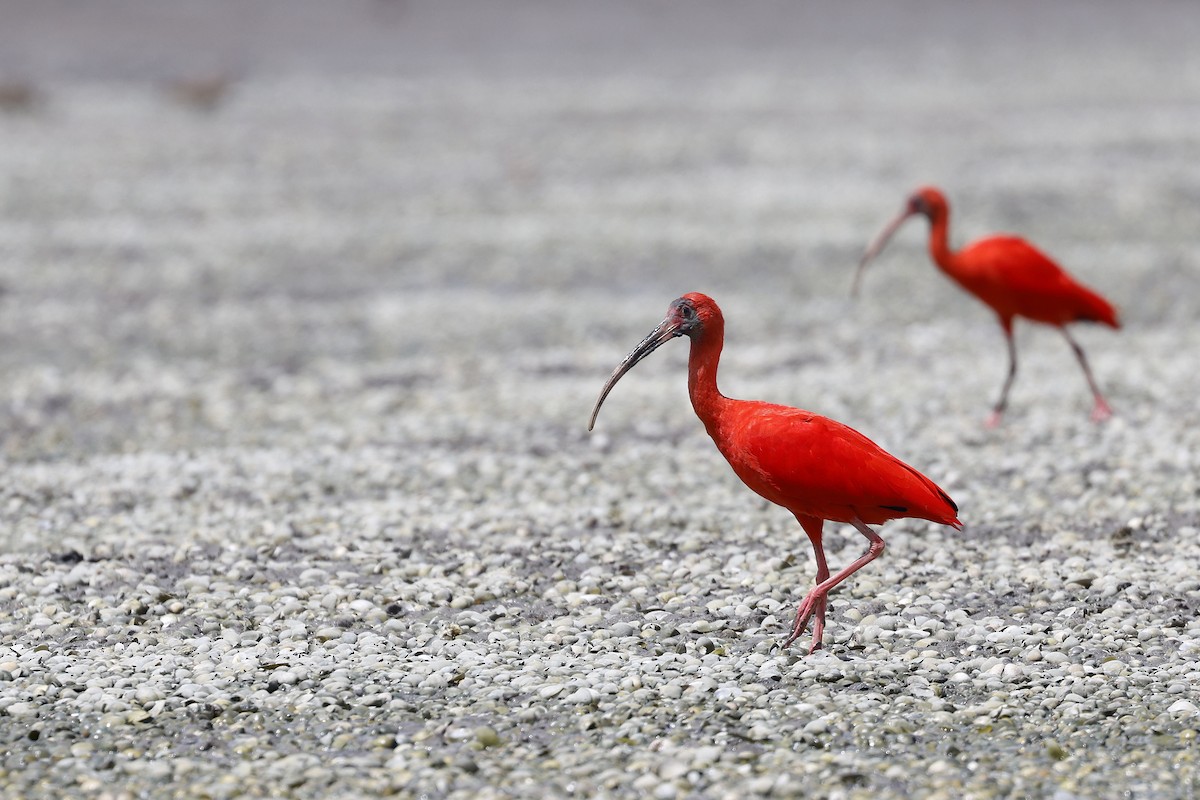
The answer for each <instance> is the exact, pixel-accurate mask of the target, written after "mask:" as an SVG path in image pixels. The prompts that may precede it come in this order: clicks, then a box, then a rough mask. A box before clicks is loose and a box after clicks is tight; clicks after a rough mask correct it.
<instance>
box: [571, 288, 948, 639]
mask: <svg viewBox="0 0 1200 800" xmlns="http://www.w3.org/2000/svg"><path fill="white" fill-rule="evenodd" d="M676 336H687V337H688V338H689V339H691V353H690V355H689V358H688V393H689V395H690V396H691V399H692V408H693V409H695V411H696V416H698V417H699V418H700V421H701V422H703V423H704V427H705V429H706V430H707V431H708V435H709V436H711V437H712V440H713V441H714V442H715V443H716V445H717V449H718V450H720V451H721V455H723V456H725V460H726V461H728V462H729V466H731V467H733V471H734V473H735V474H736V475H737V476H738V477H739V478H741V479H742V482H743V483H745V484H746V485H747V486H749V487H750V488H751V489H753V490H754V491H755V492H757V493H758V494H760V495H762V496H763V497H765V498H766V499H768V500H770V501H771V502H772V503H775V504H776V505H780V506H783V507H784V508H786V509H787V510H788V511H790V512H792V514H793V515H794V516H795V517H796V521H797V522H799V523H800V527H802V528H803V529H804V532H805V533H806V534H808V538H809V541H811V542H812V546H813V552H814V553H815V554H816V560H817V585H816V587H814V588H813V589H812V590H811V591H810V592H809V593H808V594H807V595H806V596H805V598H804V601H803V602H801V603H800V608H799V609H798V610H797V611H796V620H795V622H794V624H793V625H792V633H791V636H789V637H788V639H787V641H786V642H784V645H783V646H784V647H787V646H788V645H790V644H791V643H792V642H794V641H795V640H796V639H797V638H798V637H800V636H801V635H803V633H804V631H805V630H806V629H807V628H808V623H809V621H810V620H812V619H813V618H814V617H815V618H816V622H815V624H814V625H813V640H812V647H811V649H810V650H809V653H812V652H815V651H816V650H818V649H820V647H821V637H822V634H823V633H824V631H825V608H826V605H827V602H828V596H829V592H830V590H831V589H833V588H834V587H835V586H837V585H838V584H839V583H841V582H842V581H844V580H846V579H847V578H849V577H850V576H851V575H853V574H854V573H855V572H857V571H858V570H860V569H861V568H862V567H864V566H865V565H867V564H868V563H870V562H871V561H874V560H875V559H876V558H878V557H879V554H880V553H882V552H883V547H884V545H883V539H881V538H879V535H878V534H877V533H875V531H873V530H871V528H869V527H868V526H869V525H881V524H883V523H885V522H887V521H888V520H893V519H900V518H902V517H912V518H916V519H927V520H930V521H932V522H940V523H941V524H943V525H953V526H954V527H955V528H961V527H962V524H961V523H960V522H959V521H958V516H957V515H958V506H956V505H955V504H954V501H953V500H951V499H950V496H949V495H947V494H946V493H945V492H944V491H942V490H941V489H940V488H938V486H937V484H935V483H934V482H933V481H931V480H930V479H929V478H926V477H925V476H924V475H922V474H921V473H920V472H918V471H917V470H915V469H913V468H912V467H910V466H909V465H907V464H905V463H904V462H903V461H900V460H899V459H898V458H896V457H895V456H892V455H890V454H889V453H887V452H886V451H884V450H883V448H881V447H879V445H877V444H875V443H874V442H872V441H871V440H870V439H868V438H867V437H866V436H863V435H862V434H861V433H859V432H858V431H856V430H854V429H853V428H849V427H847V426H845V425H843V424H841V423H840V422H835V421H833V420H831V419H827V418H826V417H822V416H820V415H818V414H814V413H812V412H811V411H804V410H803V409H799V408H790V407H788V406H780V405H775V404H773V403H763V402H760V401H756V400H733V399H731V398H728V397H726V396H724V395H723V394H721V392H720V390H718V389H717V364H718V362H719V361H720V358H721V348H722V346H723V344H724V341H725V318H724V317H723V316H722V315H721V309H720V308H718V307H717V304H716V303H715V302H713V300H712V298H710V297H707V296H706V295H703V294H698V293H695V292H693V293H691V294H685V295H684V296H683V297H680V298H679V299H678V300H675V301H674V302H672V303H671V306H670V308H668V309H667V316H666V318H665V319H663V321H662V322H660V323H659V324H658V327H656V328H655V329H654V330H653V331H651V332H650V335H649V336H647V337H646V338H645V339H643V340H642V342H641V344H639V345H638V346H637V347H635V348H634V349H633V351H632V352H631V353H630V354H629V355H627V356H626V357H625V360H624V361H622V362H621V363H620V365H619V366H618V367H617V368H616V369H615V370H614V371H613V374H612V376H611V377H609V379H608V383H606V384H604V389H603V390H602V391H601V392H600V397H599V399H597V400H596V407H595V408H594V409H593V410H592V419H591V421H590V422H589V423H588V430H589V431H590V430H591V429H592V428H593V426H595V424H596V415H597V414H599V413H600V406H601V404H602V403H603V402H604V399H605V398H606V397H608V393H609V392H610V391H612V388H613V386H615V385H616V383H617V381H618V380H620V379H621V376H622V375H624V374H625V373H626V372H628V371H629V370H630V369H632V368H633V366H634V364H637V363H638V362H639V361H641V360H642V359H643V358H645V357H646V356H648V355H650V353H652V352H654V351H655V350H656V349H658V347H659V346H660V345H662V344H663V343H664V342H667V341H669V340H671V339H673V338H675V337H676ZM825 520H830V521H832V522H844V523H849V524H850V525H853V526H854V527H855V528H856V529H857V530H858V532H859V533H861V534H862V535H863V536H865V537H867V541H868V542H869V543H870V545H869V547H868V548H867V551H866V552H865V553H863V555H862V557H860V558H859V559H858V560H857V561H855V562H854V563H852V564H851V565H850V566H848V567H846V568H845V569H843V570H842V571H841V572H839V573H837V574H836V575H834V576H833V577H830V575H829V566H828V565H827V564H826V562H825V548H824V546H823V545H822V543H821V533H822V527H823V526H824V524H825Z"/></svg>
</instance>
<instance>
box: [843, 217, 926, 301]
mask: <svg viewBox="0 0 1200 800" xmlns="http://www.w3.org/2000/svg"><path fill="white" fill-rule="evenodd" d="M914 213H915V212H914V211H913V210H912V209H911V208H910V207H909V206H905V207H904V210H903V211H901V212H900V213H899V214H897V215H896V217H895V218H894V219H893V220H892V221H891V222H889V223H888V224H887V227H885V228H884V229H883V230H881V231H880V232H879V234H878V235H876V237H875V238H874V239H872V240H871V243H870V244H869V245H867V251H866V252H865V253H863V257H862V260H861V261H859V262H858V269H857V270H855V272H854V283H853V284H852V285H851V287H850V296H851V297H858V287H859V284H860V283H861V282H862V274H863V270H864V269H866V266H867V263H868V262H870V261H871V260H872V259H873V258H875V256H877V255H879V251H880V250H882V249H883V248H884V247H886V246H887V243H888V241H889V240H891V238H892V235H893V234H894V233H895V232H896V231H897V230H899V228H900V226H901V225H903V224H904V220H906V219H908V218H909V217H911V216H912V215H913V214H914Z"/></svg>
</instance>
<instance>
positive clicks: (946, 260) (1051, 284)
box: [851, 186, 1121, 427]
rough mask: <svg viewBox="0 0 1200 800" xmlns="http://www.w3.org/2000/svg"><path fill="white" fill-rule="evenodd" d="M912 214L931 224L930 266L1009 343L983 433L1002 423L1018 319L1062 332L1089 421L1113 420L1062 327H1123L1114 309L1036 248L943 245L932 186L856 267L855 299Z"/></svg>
mask: <svg viewBox="0 0 1200 800" xmlns="http://www.w3.org/2000/svg"><path fill="white" fill-rule="evenodd" d="M917 214H924V215H925V216H926V217H927V218H928V219H929V254H930V256H931V257H932V258H933V262H934V263H935V264H937V265H938V267H939V268H940V269H941V270H942V272H945V273H946V274H947V275H949V276H950V277H951V278H952V279H954V281H956V282H957V283H958V285H959V286H961V287H962V288H964V289H966V290H967V291H968V292H970V293H971V294H973V295H975V296H976V297H978V298H979V299H980V300H982V301H983V302H984V303H987V304H988V305H989V306H990V307H991V309H992V311H995V312H996V316H997V317H999V318H1000V327H1002V328H1003V329H1004V338H1005V340H1006V341H1007V343H1008V377H1007V378H1006V379H1005V380H1004V388H1003V389H1001V391H1000V399H999V400H997V401H996V405H995V406H994V407H993V409H992V414H991V416H990V417H989V418H988V421H987V425H988V427H995V426H996V425H999V424H1000V420H1001V418H1002V417H1003V416H1004V409H1005V407H1007V405H1008V390H1009V389H1011V388H1012V384H1013V379H1014V378H1016V377H1017V349H1016V346H1015V345H1014V344H1013V319H1014V318H1015V317H1025V318H1026V319H1030V320H1033V321H1034V322H1043V323H1045V324H1047V325H1053V326H1054V327H1056V328H1058V329H1059V330H1060V331H1062V334H1063V336H1065V337H1066V339H1067V342H1069V343H1070V345H1071V349H1072V350H1073V351H1075V358H1077V359H1078V360H1079V365H1080V366H1081V367H1083V374H1084V375H1085V376H1087V381H1088V386H1090V387H1091V389H1092V395H1093V396H1094V397H1095V405H1094V406H1093V407H1092V419H1093V420H1095V421H1096V422H1100V421H1102V420H1105V419H1108V418H1109V417H1111V416H1112V409H1111V408H1110V407H1109V405H1108V403H1107V402H1106V401H1105V399H1104V396H1103V395H1101V394H1100V389H1099V388H1097V386H1096V379H1095V378H1093V377H1092V370H1091V368H1090V367H1089V366H1088V362H1087V356H1085V355H1084V354H1083V348H1081V347H1080V346H1079V343H1078V342H1076V341H1075V339H1074V338H1072V336H1071V334H1070V332H1068V331H1067V328H1066V325H1067V323H1069V322H1102V323H1104V324H1105V325H1108V326H1110V327H1113V328H1120V327H1121V323H1120V321H1118V319H1117V312H1116V309H1114V308H1113V307H1112V304H1111V303H1109V302H1108V301H1107V300H1105V299H1104V298H1103V297H1101V296H1100V295H1098V294H1096V293H1095V292H1094V291H1092V290H1091V289H1089V288H1087V287H1086V286H1084V285H1083V284H1081V283H1079V282H1078V281H1077V280H1075V279H1074V278H1072V277H1071V276H1070V275H1068V274H1067V272H1066V271H1065V270H1064V269H1063V268H1062V267H1060V266H1058V264H1055V263H1054V262H1053V261H1051V260H1050V259H1049V258H1047V257H1046V256H1045V255H1044V254H1043V253H1042V252H1041V251H1040V250H1038V249H1037V248H1036V247H1034V246H1033V245H1031V244H1030V243H1029V242H1027V241H1025V240H1024V239H1021V238H1018V237H1016V236H989V237H987V238H985V239H980V240H979V241H977V242H974V243H972V244H969V245H967V246H966V247H964V248H963V249H962V250H959V251H958V252H954V251H953V250H951V249H950V246H949V244H948V243H947V238H948V230H949V226H950V206H949V205H948V204H947V203H946V198H945V197H944V196H943V195H942V193H941V192H940V191H938V190H937V189H934V188H933V187H929V186H926V187H924V188H921V189H918V190H917V191H915V192H913V194H912V196H910V197H909V198H908V202H907V203H906V204H905V206H904V209H903V210H902V211H901V212H900V214H899V215H898V216H897V217H896V218H895V219H893V220H892V221H891V222H890V223H888V225H887V227H886V228H884V229H883V231H881V232H880V234H879V235H878V236H876V237H875V240H874V241H873V242H871V244H870V246H869V247H868V248H867V252H866V253H865V254H864V255H863V257H862V261H860V262H859V264H858V271H857V272H856V273H855V274H854V288H853V289H852V290H851V291H852V292H853V293H854V294H857V293H858V284H859V280H860V279H861V277H862V272H863V268H864V267H866V265H867V262H868V261H870V260H871V259H873V258H874V257H875V256H876V255H878V254H879V251H880V250H882V249H883V247H884V245H886V244H887V242H888V240H889V239H890V238H891V237H892V234H894V233H895V232H896V230H897V229H898V228H899V227H900V225H901V224H903V222H904V221H905V220H906V219H908V218H909V217H912V216H915V215H917Z"/></svg>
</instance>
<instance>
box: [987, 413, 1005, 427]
mask: <svg viewBox="0 0 1200 800" xmlns="http://www.w3.org/2000/svg"><path fill="white" fill-rule="evenodd" d="M1003 421H1004V412H1003V411H993V412H992V413H991V414H988V418H987V419H986V420H984V422H983V427H985V428H987V429H988V430H994V429H996V428H999V427H1000V423H1001V422H1003Z"/></svg>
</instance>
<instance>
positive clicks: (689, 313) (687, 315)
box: [679, 306, 696, 319]
mask: <svg viewBox="0 0 1200 800" xmlns="http://www.w3.org/2000/svg"><path fill="white" fill-rule="evenodd" d="M679 311H680V313H681V314H683V317H684V319H692V318H693V317H695V316H696V309H694V308H692V307H691V306H680V307H679Z"/></svg>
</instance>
